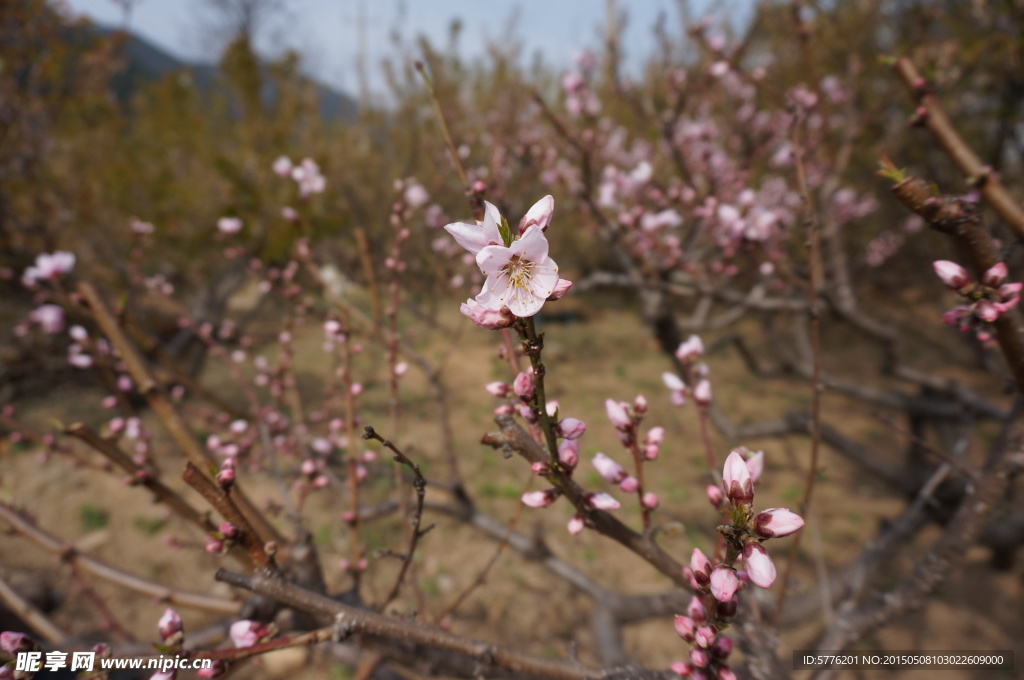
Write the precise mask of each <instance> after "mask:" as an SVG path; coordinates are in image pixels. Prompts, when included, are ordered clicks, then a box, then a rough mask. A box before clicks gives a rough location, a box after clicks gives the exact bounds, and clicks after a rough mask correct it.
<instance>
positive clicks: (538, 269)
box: [476, 224, 558, 316]
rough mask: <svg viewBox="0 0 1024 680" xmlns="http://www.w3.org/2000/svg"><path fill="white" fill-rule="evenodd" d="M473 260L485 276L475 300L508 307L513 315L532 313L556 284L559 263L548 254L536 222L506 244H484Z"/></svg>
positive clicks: (484, 305)
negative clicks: (481, 288) (508, 244)
mask: <svg viewBox="0 0 1024 680" xmlns="http://www.w3.org/2000/svg"><path fill="white" fill-rule="evenodd" d="M476 263H477V265H479V266H480V270H481V271H482V272H483V273H484V274H485V275H486V276H487V280H486V281H484V287H483V290H481V291H480V294H479V295H477V296H476V302H477V304H479V305H481V306H483V307H486V308H488V309H494V310H498V309H501V308H502V307H508V308H509V309H510V310H511V311H512V313H513V314H515V315H516V316H533V315H534V314H536V313H537V312H539V311H540V308H541V307H543V306H544V302H545V301H546V300H547V299H548V297H549V296H550V295H551V293H552V292H553V291H554V290H555V286H556V285H557V284H558V265H556V264H555V261H554V260H552V259H551V258H550V257H548V240H547V239H546V238H545V237H544V232H543V231H541V229H540V227H538V226H537V225H536V224H533V225H530V226H529V227H527V229H526V231H525V232H524V233H523V235H522V237H521V238H519V239H518V240H516V241H513V242H512V245H510V246H508V247H505V246H501V245H488V246H484V247H483V248H482V249H481V250H480V252H479V253H477V256H476Z"/></svg>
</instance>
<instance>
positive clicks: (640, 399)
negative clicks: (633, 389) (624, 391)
mask: <svg viewBox="0 0 1024 680" xmlns="http://www.w3.org/2000/svg"><path fill="white" fill-rule="evenodd" d="M633 412H634V413H636V414H637V415H643V414H645V413H647V397H645V396H644V395H642V394H638V395H636V399H634V400H633Z"/></svg>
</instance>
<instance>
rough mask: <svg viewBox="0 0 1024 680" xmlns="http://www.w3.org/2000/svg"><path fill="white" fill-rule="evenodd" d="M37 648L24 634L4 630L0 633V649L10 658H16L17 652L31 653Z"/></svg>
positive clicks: (34, 642)
mask: <svg viewBox="0 0 1024 680" xmlns="http://www.w3.org/2000/svg"><path fill="white" fill-rule="evenodd" d="M38 648H39V646H38V645H37V644H36V641H35V640H33V639H32V638H31V637H29V636H28V635H26V634H25V633H17V632H14V631H11V630H5V631H4V632H2V633H0V649H3V650H4V651H5V652H7V653H8V654H10V655H11V656H17V655H18V653H19V652H33V651H35V650H36V649H38Z"/></svg>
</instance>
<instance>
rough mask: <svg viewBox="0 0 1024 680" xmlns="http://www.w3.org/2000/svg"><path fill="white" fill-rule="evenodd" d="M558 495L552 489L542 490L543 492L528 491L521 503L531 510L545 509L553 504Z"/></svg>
mask: <svg viewBox="0 0 1024 680" xmlns="http://www.w3.org/2000/svg"><path fill="white" fill-rule="evenodd" d="M557 498H558V495H557V494H556V493H555V490H554V489H544V490H543V491H528V492H526V493H524V494H523V497H522V499H521V500H522V501H523V505H526V506H528V507H531V508H546V507H547V506H549V505H551V504H552V503H554V502H555V500H556V499H557Z"/></svg>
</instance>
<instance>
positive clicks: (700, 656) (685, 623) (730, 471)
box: [672, 448, 804, 678]
mask: <svg viewBox="0 0 1024 680" xmlns="http://www.w3.org/2000/svg"><path fill="white" fill-rule="evenodd" d="M763 471H764V453H763V452H761V451H758V452H756V453H755V452H751V451H749V450H747V449H745V448H739V449H736V450H734V451H732V452H731V453H730V454H729V456H728V457H727V458H726V460H725V465H724V467H723V469H722V486H721V487H718V486H710V487H708V497H709V499H710V500H711V502H712V504H713V505H714V506H715V507H716V508H717V509H719V510H721V511H722V512H724V513H726V515H727V517H728V518H729V523H728V524H725V525H723V526H721V527H719V531H720V532H721V533H722V535H723V536H724V537H725V539H726V550H725V555H724V556H723V559H721V560H716V561H712V560H711V559H709V558H708V557H707V555H705V554H704V553H703V552H702V551H701V550H700V549H699V548H695V549H694V550H693V554H692V555H691V557H690V564H689V566H687V567H684V568H683V574H684V575H685V576H686V578H687V579H688V580H689V582H690V585H691V586H692V587H693V589H694V590H695V591H696V595H694V597H693V599H692V600H691V602H690V606H689V607H688V608H687V612H686V614H685V615H680V616H677V617H676V619H675V628H676V632H677V633H678V634H679V636H680V637H682V638H683V639H684V640H686V641H687V642H689V643H690V645H691V651H690V658H689V660H688V661H686V662H683V661H680V662H677V663H676V664H673V666H672V670H674V671H675V672H676V673H678V674H679V675H682V676H684V677H703V678H735V675H733V674H732V671H731V670H730V669H729V668H728V667H727V666H726V665H725V659H726V657H727V656H728V655H729V652H730V651H731V650H732V642H731V641H729V639H728V638H725V637H723V636H721V635H720V634H719V633H720V631H721V630H722V629H723V628H724V627H725V624H727V623H728V621H729V620H730V619H732V617H733V616H735V614H736V610H737V606H738V596H737V593H738V591H739V590H741V589H742V588H743V586H744V584H746V583H747V582H749V583H753V584H754V585H756V586H759V587H761V588H769V587H771V586H772V584H773V583H774V582H775V579H776V575H777V574H776V569H775V565H774V564H773V563H772V560H771V557H770V556H769V555H768V551H767V550H765V548H764V546H763V545H762V543H763V542H764V541H766V540H768V539H770V538H779V537H782V536H788V535H790V534H792V533H795V532H797V531H799V530H800V528H801V527H803V525H804V520H803V518H801V517H800V516H799V515H797V514H796V513H793V512H790V511H789V510H787V509H786V508H771V509H769V510H764V511H761V512H757V513H755V511H754V508H753V502H754V485H755V484H756V483H757V482H758V481H759V480H760V478H761V474H762V472H763ZM737 562H740V563H741V565H742V568H741V569H737V568H736V567H735V566H734V565H735V564H736V563H737Z"/></svg>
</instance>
